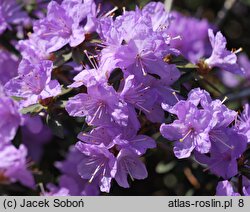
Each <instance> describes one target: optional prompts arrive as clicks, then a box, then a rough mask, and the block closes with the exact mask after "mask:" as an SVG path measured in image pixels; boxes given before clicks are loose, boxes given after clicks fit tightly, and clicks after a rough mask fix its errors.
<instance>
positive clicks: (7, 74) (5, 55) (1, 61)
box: [0, 48, 19, 85]
mask: <svg viewBox="0 0 250 212" xmlns="http://www.w3.org/2000/svg"><path fill="white" fill-rule="evenodd" d="M18 62H19V61H18V58H17V57H16V56H15V55H13V54H11V53H9V52H8V51H6V50H4V49H1V48H0V84H2V85H4V84H5V83H6V82H8V81H9V80H10V79H11V78H13V77H15V76H16V75H17V67H18Z"/></svg>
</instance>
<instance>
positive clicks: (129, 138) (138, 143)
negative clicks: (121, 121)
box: [113, 128, 156, 156]
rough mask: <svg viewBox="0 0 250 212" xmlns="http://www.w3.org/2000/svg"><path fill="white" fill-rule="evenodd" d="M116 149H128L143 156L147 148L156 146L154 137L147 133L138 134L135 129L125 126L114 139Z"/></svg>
mask: <svg viewBox="0 0 250 212" xmlns="http://www.w3.org/2000/svg"><path fill="white" fill-rule="evenodd" d="M113 143H114V144H115V148H116V150H120V151H122V150H123V149H126V150H128V151H130V152H133V153H135V154H137V155H138V156H141V155H143V154H145V153H146V151H147V149H153V148H155V147H156V143H155V141H154V139H152V138H151V137H149V136H146V135H136V132H135V131H134V130H129V129H127V128H124V129H122V130H121V132H120V133H118V135H117V136H116V137H115V138H114V139H113Z"/></svg>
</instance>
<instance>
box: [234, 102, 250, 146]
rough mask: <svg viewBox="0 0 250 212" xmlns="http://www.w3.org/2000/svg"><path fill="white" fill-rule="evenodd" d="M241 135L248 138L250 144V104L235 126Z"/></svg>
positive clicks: (246, 106) (245, 107) (246, 105)
mask: <svg viewBox="0 0 250 212" xmlns="http://www.w3.org/2000/svg"><path fill="white" fill-rule="evenodd" d="M235 127H236V129H237V130H238V132H239V133H242V134H243V135H246V136H247V140H248V143H249V142H250V108H249V104H245V106H244V110H243V112H242V114H241V115H240V116H238V120H237V121H236V125H235Z"/></svg>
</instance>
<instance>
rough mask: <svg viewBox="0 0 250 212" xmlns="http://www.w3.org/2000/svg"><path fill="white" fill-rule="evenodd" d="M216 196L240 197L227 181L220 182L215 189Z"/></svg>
mask: <svg viewBox="0 0 250 212" xmlns="http://www.w3.org/2000/svg"><path fill="white" fill-rule="evenodd" d="M216 196H240V194H239V193H237V192H234V189H233V186H232V185H231V183H230V182H229V181H227V180H224V181H220V182H219V183H218V185H217V187H216Z"/></svg>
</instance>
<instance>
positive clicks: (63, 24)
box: [34, 0, 94, 53]
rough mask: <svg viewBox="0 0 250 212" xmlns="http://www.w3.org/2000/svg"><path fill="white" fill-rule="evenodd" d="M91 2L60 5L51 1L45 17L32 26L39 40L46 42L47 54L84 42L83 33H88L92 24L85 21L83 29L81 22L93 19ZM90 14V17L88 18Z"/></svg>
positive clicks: (66, 1) (66, 0) (67, 2)
mask: <svg viewBox="0 0 250 212" xmlns="http://www.w3.org/2000/svg"><path fill="white" fill-rule="evenodd" d="M93 5H94V3H93V1H86V2H82V1H78V0H73V1H68V0H65V1H63V3H62V4H61V5H59V4H58V3H57V2H55V1H52V2H50V3H49V5H48V12H47V17H46V18H44V19H42V20H39V21H37V22H36V23H35V24H34V32H35V34H36V35H37V36H39V38H40V39H42V40H45V41H47V42H46V48H47V52H48V53H50V52H54V51H57V50H59V49H60V48H62V47H63V46H65V45H66V44H69V45H70V46H71V47H75V46H77V45H79V44H80V43H82V42H83V41H84V40H85V33H87V32H90V31H91V30H92V28H93V26H91V25H93V24H94V23H91V24H90V21H87V25H86V26H85V28H84V27H83V26H81V21H83V20H84V19H85V18H87V19H88V18H89V19H91V20H92V19H93V18H94V17H93V15H92V11H93V8H92V7H93ZM89 14H90V16H91V17H90V16H89Z"/></svg>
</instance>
